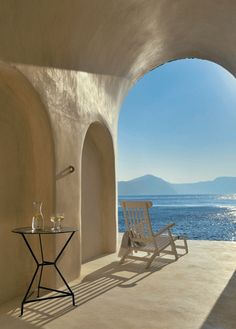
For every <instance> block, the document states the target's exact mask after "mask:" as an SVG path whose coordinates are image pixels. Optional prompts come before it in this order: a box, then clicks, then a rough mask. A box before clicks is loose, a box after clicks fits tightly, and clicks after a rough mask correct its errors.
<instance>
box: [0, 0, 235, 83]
mask: <svg viewBox="0 0 236 329" xmlns="http://www.w3.org/2000/svg"><path fill="white" fill-rule="evenodd" d="M235 17H236V1H235V0H224V1H222V0H197V1H196V0H174V1H173V0H89V1H88V0H70V1H68V0H60V1H58V0H50V1H48V0H41V1H27V0H21V1H17V0H5V1H1V11H0V59H1V60H2V61H7V62H13V63H22V64H31V65H37V66H45V67H54V68H61V69H69V70H77V71H84V72H91V73H98V74H104V75H112V76H119V77H125V78H128V79H132V80H136V79H138V78H139V77H140V76H142V75H143V74H145V73H146V72H147V71H149V70H150V69H152V68H154V67H156V66H158V65H161V64H163V63H165V62H167V61H170V60H173V59H176V58H185V57H198V58H204V59H209V60H212V61H214V62H217V63H219V64H221V65H222V66H224V67H225V68H227V69H228V70H229V71H231V72H232V73H235V72H236V60H235V58H236V33H235V31H236V19H235Z"/></svg>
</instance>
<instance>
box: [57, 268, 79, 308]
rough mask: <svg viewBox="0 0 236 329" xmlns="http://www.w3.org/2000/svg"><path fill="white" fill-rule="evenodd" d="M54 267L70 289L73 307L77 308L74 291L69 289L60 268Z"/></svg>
mask: <svg viewBox="0 0 236 329" xmlns="http://www.w3.org/2000/svg"><path fill="white" fill-rule="evenodd" d="M54 266H55V268H56V270H57V272H58V274H59V275H60V277H61V279H62V281H63V282H64V283H65V285H66V287H67V289H68V290H69V292H70V293H71V296H72V301H73V305H74V306H75V296H74V293H73V291H72V290H71V289H70V287H69V285H68V283H67V282H66V280H65V278H64V276H63V275H62V273H61V272H60V270H59V268H58V267H57V265H56V264H55V265H54Z"/></svg>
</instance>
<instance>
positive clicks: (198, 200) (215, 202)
mask: <svg viewBox="0 0 236 329" xmlns="http://www.w3.org/2000/svg"><path fill="white" fill-rule="evenodd" d="M121 200H150V201H152V203H153V207H152V208H151V209H150V217H151V220H152V226H153V230H154V231H157V230H158V229H160V228H161V227H163V226H165V225H167V224H168V223H171V222H174V223H175V227H174V228H173V230H172V231H173V233H176V234H186V235H187V236H188V238H189V239H194V240H225V241H236V194H232V195H158V196H153V195H145V196H135V195H134V196H119V202H120V201H121ZM118 216H119V231H120V232H124V230H125V223H124V218H123V213H122V209H121V207H120V205H119V207H118Z"/></svg>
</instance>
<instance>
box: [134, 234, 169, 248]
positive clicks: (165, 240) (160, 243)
mask: <svg viewBox="0 0 236 329" xmlns="http://www.w3.org/2000/svg"><path fill="white" fill-rule="evenodd" d="M154 240H155V242H156V244H155V242H154ZM170 243H171V240H170V237H169V235H165V234H163V235H158V236H156V237H153V241H150V242H148V243H147V244H145V245H144V246H140V247H138V248H137V249H139V250H140V251H151V252H153V251H155V250H156V249H157V248H158V249H159V250H160V251H161V250H163V249H165V248H166V247H167V246H168V245H170ZM135 249H136V248H135Z"/></svg>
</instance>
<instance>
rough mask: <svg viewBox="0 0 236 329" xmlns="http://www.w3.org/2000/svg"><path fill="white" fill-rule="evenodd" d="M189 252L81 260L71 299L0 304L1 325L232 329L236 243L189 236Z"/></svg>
mask: <svg viewBox="0 0 236 329" xmlns="http://www.w3.org/2000/svg"><path fill="white" fill-rule="evenodd" d="M189 249H190V250H189V254H187V255H184V256H182V257H180V258H179V260H178V261H177V262H175V261H172V260H171V258H170V256H168V257H167V256H165V257H161V258H159V259H158V260H157V261H155V263H154V264H153V266H152V267H151V268H150V270H145V268H144V263H143V262H140V263H139V262H137V261H135V262H134V261H130V262H128V263H125V264H124V265H119V264H118V259H117V257H116V255H109V256H104V257H101V258H98V259H96V260H94V261H91V262H89V263H87V264H85V265H84V266H83V275H82V278H81V281H80V282H79V281H75V282H72V283H71V285H72V287H73V290H74V292H75V295H76V303H77V306H76V307H72V306H71V300H70V299H68V300H67V299H66V298H65V299H58V300H53V301H45V302H41V303H34V304H30V305H29V306H26V308H25V313H24V316H23V317H22V318H18V315H19V308H17V307H16V306H14V305H17V304H16V303H17V301H13V302H11V303H9V304H6V305H3V306H2V307H1V308H0V311H1V316H0V328H1V329H5V328H17V329H29V328H31V329H32V328H38V327H41V328H48V329H49V328H50V329H61V328H63V329H64V328H65V329H72V328H79V329H85V328H86V329H118V328H119V329H121V328H122V329H126V328H134V329H141V328H142V329H152V328H155V329H235V328H236V272H235V269H236V243H231V242H210V241H189Z"/></svg>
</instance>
